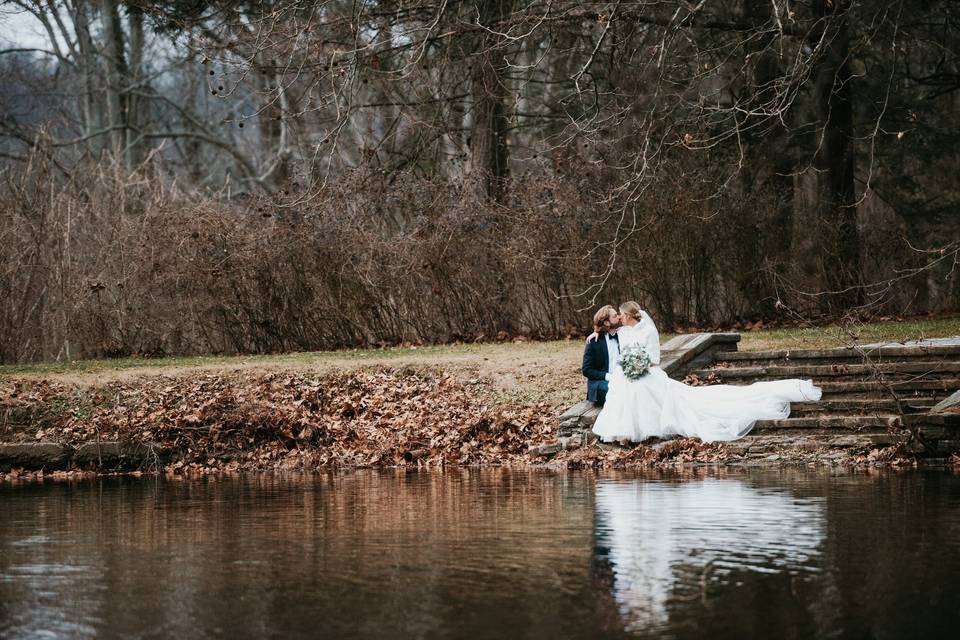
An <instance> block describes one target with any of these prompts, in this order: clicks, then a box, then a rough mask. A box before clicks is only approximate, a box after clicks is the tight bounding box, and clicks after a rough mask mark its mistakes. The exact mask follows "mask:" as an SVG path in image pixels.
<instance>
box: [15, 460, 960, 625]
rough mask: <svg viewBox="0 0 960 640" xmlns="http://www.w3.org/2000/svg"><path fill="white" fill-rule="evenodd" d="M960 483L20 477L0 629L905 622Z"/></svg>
mask: <svg viewBox="0 0 960 640" xmlns="http://www.w3.org/2000/svg"><path fill="white" fill-rule="evenodd" d="M957 575H960V476H957V475H951V474H947V473H939V474H937V473H931V474H921V473H904V474H878V475H872V476H864V475H856V474H846V473H844V474H837V475H831V474H829V473H806V472H803V471H795V472H794V471H783V472H774V473H769V472H768V473H738V472H733V471H702V470H698V471H697V472H696V473H691V474H688V475H686V476H684V477H682V478H680V477H677V476H663V475H651V476H641V477H636V476H632V477H625V476H622V475H609V476H604V477H603V478H601V479H598V478H597V477H595V476H593V475H591V474H588V473H583V474H581V473H567V474H555V473H551V472H522V471H510V470H507V469H484V470H477V469H466V470H450V471H447V472H442V473H416V472H411V473H406V472H399V473H382V472H359V473H343V474H333V473H331V474H323V475H315V476H304V477H275V476H252V477H242V478H225V479H204V480H183V481H160V482H157V481H152V480H149V481H148V480H130V479H117V478H103V479H99V480H96V481H94V482H82V483H76V484H66V483H53V484H36V485H24V486H19V487H13V486H9V485H0V638H3V639H4V640H6V639H7V638H34V637H66V638H93V637H108V638H109V637H163V638H166V637H189V638H220V637H230V638H245V637H336V638H351V637H352V638H395V637H404V638H471V640H474V639H482V638H504V637H509V638H571V639H576V638H584V639H587V638H590V639H594V638H624V637H642V638H662V637H670V638H676V639H677V640H683V639H686V638H691V639H692V638H704V637H709V638H711V640H717V639H721V638H724V639H725V638H731V639H734V638H736V639H738V640H739V639H740V638H749V637H789V638H808V637H810V638H831V637H838V638H878V639H879V638H900V637H924V638H926V637H944V635H945V634H944V633H943V630H945V629H950V630H952V629H955V628H958V627H960V610H958V608H957V607H956V605H955V601H956V596H955V583H956V576H957Z"/></svg>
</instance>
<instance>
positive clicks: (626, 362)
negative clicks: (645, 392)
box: [620, 344, 650, 380]
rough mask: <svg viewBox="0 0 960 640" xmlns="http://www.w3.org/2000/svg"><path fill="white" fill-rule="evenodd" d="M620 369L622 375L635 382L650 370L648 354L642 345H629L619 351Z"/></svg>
mask: <svg viewBox="0 0 960 640" xmlns="http://www.w3.org/2000/svg"><path fill="white" fill-rule="evenodd" d="M620 368H621V369H623V375H625V376H627V377H628V378H629V379H631V380H636V379H637V378H640V377H641V376H644V375H646V374H647V372H648V371H649V370H650V354H648V353H647V349H646V347H644V346H643V345H642V344H630V345H627V346H625V347H624V348H623V349H621V351H620Z"/></svg>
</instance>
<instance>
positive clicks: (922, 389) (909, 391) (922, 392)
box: [817, 378, 960, 400]
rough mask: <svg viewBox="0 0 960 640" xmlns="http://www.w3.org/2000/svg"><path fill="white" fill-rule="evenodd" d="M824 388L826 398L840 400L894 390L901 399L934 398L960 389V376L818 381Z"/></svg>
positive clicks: (882, 394) (884, 393)
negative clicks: (890, 379) (891, 380)
mask: <svg viewBox="0 0 960 640" xmlns="http://www.w3.org/2000/svg"><path fill="white" fill-rule="evenodd" d="M817 386H819V387H820V388H821V389H822V390H823V399H824V400H839V399H852V398H861V397H864V396H872V397H877V398H885V397H889V396H890V390H893V392H895V393H896V394H897V395H899V396H900V397H901V399H910V398H932V399H937V400H939V399H943V398H946V397H947V396H949V395H950V394H951V393H953V391H955V390H956V389H960V378H946V379H942V380H905V381H895V382H890V383H889V384H884V383H881V382H878V381H875V380H853V381H847V380H844V381H838V382H819V381H818V382H817Z"/></svg>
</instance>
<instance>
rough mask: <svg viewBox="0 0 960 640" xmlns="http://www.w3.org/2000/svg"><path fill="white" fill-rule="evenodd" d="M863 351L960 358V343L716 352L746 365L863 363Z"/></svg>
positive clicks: (893, 357) (890, 358)
mask: <svg viewBox="0 0 960 640" xmlns="http://www.w3.org/2000/svg"><path fill="white" fill-rule="evenodd" d="M864 354H866V355H867V356H869V358H870V359H871V360H873V361H875V362H909V361H911V360H931V359H934V360H937V359H950V360H960V344H949V345H944V344H939V345H927V346H916V345H893V346H889V345H885V346H880V347H869V346H868V347H863V348H861V349H853V348H847V347H838V348H833V349H777V350H771V351H725V352H722V353H718V354H717V362H729V363H731V364H737V365H744V364H756V365H767V364H774V362H775V361H785V362H793V363H797V362H798V361H799V362H800V363H803V364H829V363H831V362H862V361H863V359H864Z"/></svg>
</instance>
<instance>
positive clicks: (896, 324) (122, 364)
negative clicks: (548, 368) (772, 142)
mask: <svg viewBox="0 0 960 640" xmlns="http://www.w3.org/2000/svg"><path fill="white" fill-rule="evenodd" d="M741 335H742V338H741V341H740V345H739V349H740V350H741V351H758V350H767V349H804V348H811V349H812V348H825V347H837V346H845V345H850V344H852V343H853V342H858V343H870V342H883V341H897V342H902V341H905V340H916V339H919V338H942V337H949V336H960V316H950V317H940V318H932V319H911V320H888V321H882V322H872V323H866V324H860V325H855V326H840V325H826V326H818V327H796V328H774V329H760V330H756V331H745V332H742V333H741ZM672 337H673V335H672V334H663V335H662V336H661V339H662V341H664V342H666V341H667V340H669V339H670V338H672ZM582 344H583V342H582V340H581V339H574V340H554V341H547V342H520V343H512V342H506V343H488V344H458V345H431V346H418V347H389V348H382V349H344V350H339V351H309V352H299V353H284V354H266V355H244V356H190V357H169V358H116V359H110V360H76V361H70V362H39V363H31V364H12V365H0V377H14V376H18V375H40V376H42V375H46V374H51V375H52V374H68V373H88V372H89V373H96V372H108V371H121V370H123V369H151V368H157V369H163V368H173V367H178V368H181V367H189V368H193V367H216V366H226V367H251V366H252V367H256V366H258V365H263V366H271V367H283V366H291V367H309V366H311V365H316V366H322V365H324V364H328V363H331V362H338V363H342V362H344V361H347V362H348V363H356V365H357V366H364V365H367V364H370V365H375V364H389V363H390V362H391V361H410V360H415V361H416V362H417V363H419V364H427V365H429V364H431V361H437V362H441V361H445V360H446V361H449V360H450V359H451V358H453V359H456V360H463V361H464V363H469V362H470V361H471V360H483V359H486V360H491V361H496V359H497V358H498V357H500V356H505V355H508V354H509V355H511V356H521V357H522V356H523V355H524V354H528V355H530V356H534V355H549V354H566V353H571V354H577V355H575V356H571V357H574V358H577V357H579V351H580V350H581V348H582ZM564 357H566V356H564Z"/></svg>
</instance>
